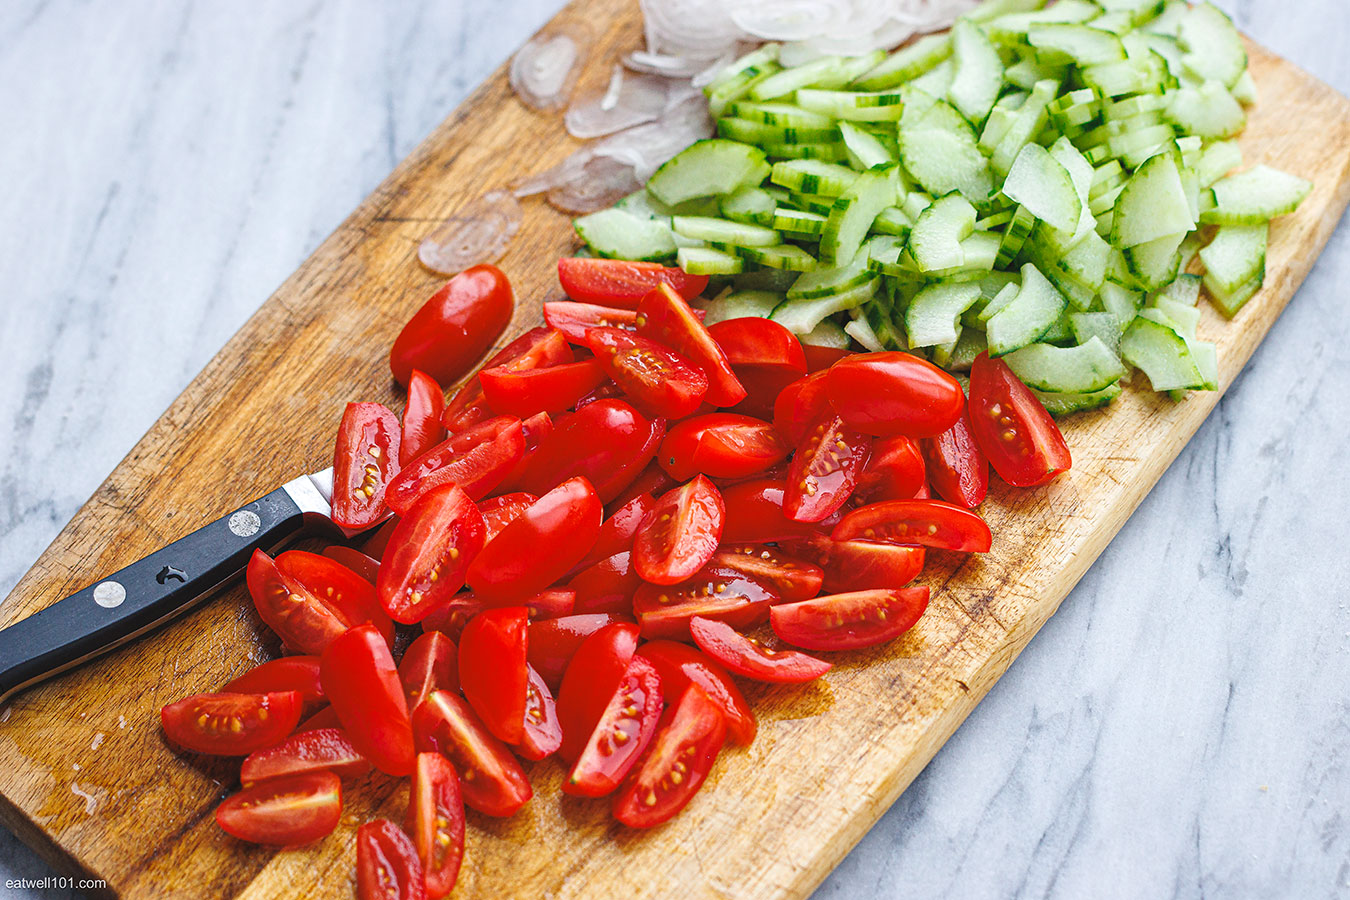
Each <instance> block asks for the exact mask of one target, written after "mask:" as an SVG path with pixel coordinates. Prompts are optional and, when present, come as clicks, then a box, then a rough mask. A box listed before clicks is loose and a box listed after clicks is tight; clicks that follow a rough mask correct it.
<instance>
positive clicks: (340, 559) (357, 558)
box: [323, 519, 393, 586]
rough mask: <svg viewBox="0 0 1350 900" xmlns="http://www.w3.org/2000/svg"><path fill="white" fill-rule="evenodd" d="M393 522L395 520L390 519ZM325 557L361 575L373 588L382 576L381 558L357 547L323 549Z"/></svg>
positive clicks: (335, 545) (341, 546)
mask: <svg viewBox="0 0 1350 900" xmlns="http://www.w3.org/2000/svg"><path fill="white" fill-rule="evenodd" d="M390 522H391V523H392V522H393V519H390ZM323 555H324V556H326V557H328V558H329V559H331V560H332V561H333V562H335V563H338V564H339V565H343V566H346V567H347V568H349V569H351V570H352V571H353V572H355V573H356V574H357V575H360V576H361V577H362V578H364V579H365V580H366V581H369V582H370V583H371V585H372V586H373V585H374V584H375V580H376V579H377V578H378V577H379V574H380V560H379V557H375V556H371V555H369V554H368V553H364V552H362V551H360V550H357V549H356V548H355V547H347V546H344V545H342V544H333V545H331V546H328V547H324V548H323Z"/></svg>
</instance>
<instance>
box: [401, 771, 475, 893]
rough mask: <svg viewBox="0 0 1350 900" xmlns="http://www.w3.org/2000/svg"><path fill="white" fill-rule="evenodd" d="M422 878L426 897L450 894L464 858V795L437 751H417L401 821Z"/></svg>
mask: <svg viewBox="0 0 1350 900" xmlns="http://www.w3.org/2000/svg"><path fill="white" fill-rule="evenodd" d="M405 826H406V828H407V831H408V834H409V835H410V836H411V837H412V841H413V845H414V846H415V847H416V848H417V858H418V859H419V860H420V861H421V863H422V872H423V874H424V876H425V878H426V889H427V896H428V897H430V898H431V900H438V898H440V897H444V896H445V895H446V894H448V893H450V891H451V889H452V888H454V886H455V880H456V879H457V878H459V867H460V864H461V863H462V862H463V861H464V798H463V797H462V796H461V795H460V792H459V775H458V773H456V772H455V767H454V766H453V765H451V763H450V760H448V759H446V758H445V757H444V756H441V755H440V754H439V753H419V754H417V766H416V768H414V769H413V778H412V790H411V791H410V792H409V793H408V820H407V822H406V823H405Z"/></svg>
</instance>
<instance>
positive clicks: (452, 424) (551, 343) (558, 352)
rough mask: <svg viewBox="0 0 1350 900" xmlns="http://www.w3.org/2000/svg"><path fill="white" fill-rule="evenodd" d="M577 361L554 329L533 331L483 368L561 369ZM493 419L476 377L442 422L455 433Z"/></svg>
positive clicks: (451, 403)
mask: <svg viewBox="0 0 1350 900" xmlns="http://www.w3.org/2000/svg"><path fill="white" fill-rule="evenodd" d="M574 359H575V357H574V356H573V354H572V348H571V347H570V346H569V345H568V343H567V339H566V338H564V337H563V336H562V335H561V334H560V333H558V332H556V331H554V330H553V329H552V328H532V329H530V330H529V331H527V332H525V333H524V334H522V335H521V336H520V337H518V338H516V339H515V340H514V341H512V342H511V343H509V344H507V345H506V346H505V347H503V348H502V349H501V350H499V351H497V352H496V353H494V354H493V355H492V356H491V357H489V358H488V361H487V362H486V363H484V364H483V368H484V369H493V368H497V367H503V368H508V369H510V370H511V371H513V372H518V371H523V370H525V369H536V368H541V367H546V366H557V365H562V364H564V363H570V362H572V361H573V360H574ZM492 415H493V413H492V410H491V409H490V408H489V407H488V404H487V400H486V398H484V397H483V382H482V381H480V380H479V378H478V375H477V374H476V373H475V374H474V375H473V376H472V377H471V378H469V380H468V381H466V382H464V385H463V386H462V387H461V388H460V389H459V390H458V391H456V392H455V395H454V396H453V397H451V398H450V401H449V402H448V403H447V404H446V405H445V413H444V415H442V416H441V422H442V424H444V425H445V427H446V428H448V429H450V430H451V431H452V432H453V431H463V430H464V429H465V428H468V427H469V426H471V425H476V424H478V423H479V422H482V421H484V420H485V419H490V418H492Z"/></svg>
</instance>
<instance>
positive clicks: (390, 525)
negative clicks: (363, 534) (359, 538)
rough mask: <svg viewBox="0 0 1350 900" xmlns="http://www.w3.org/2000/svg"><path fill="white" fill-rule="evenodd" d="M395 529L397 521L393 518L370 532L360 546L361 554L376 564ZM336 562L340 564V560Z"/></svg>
mask: <svg viewBox="0 0 1350 900" xmlns="http://www.w3.org/2000/svg"><path fill="white" fill-rule="evenodd" d="M397 527H398V519H397V518H393V519H390V520H389V521H388V522H385V523H384V524H383V525H381V526H380V527H379V528H376V529H375V530H374V531H373V532H371V534H370V537H368V538H366V540H365V541H364V542H363V543H362V544H361V552H362V553H364V554H365V555H366V556H369V557H370V558H371V559H373V560H375V561H376V563H377V564H378V562H379V560H380V557H382V556H384V549H385V548H386V547H388V546H389V538H390V537H392V536H393V534H394V529H395V528H397ZM338 562H342V560H338ZM343 565H346V563H343ZM349 568H350V567H349ZM353 571H355V570H353Z"/></svg>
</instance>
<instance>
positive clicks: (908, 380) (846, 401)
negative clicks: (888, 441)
mask: <svg viewBox="0 0 1350 900" xmlns="http://www.w3.org/2000/svg"><path fill="white" fill-rule="evenodd" d="M826 380H827V382H828V387H829V394H830V403H831V404H833V406H834V408H835V410H836V411H838V413H839V415H840V417H841V418H843V420H844V421H845V422H847V423H848V424H849V427H851V428H854V429H856V430H858V431H861V432H863V433H865V434H876V435H889V434H903V435H907V436H909V437H914V438H923V437H932V436H933V435H936V434H941V433H942V432H944V431H946V430H947V429H948V428H951V427H952V424H953V423H954V422H956V420H957V417H959V416H960V415H961V410H962V409H963V408H964V407H965V402H966V398H965V395H964V394H962V393H961V385H960V384H959V383H958V382H957V380H956V379H955V378H953V377H952V376H950V375H948V374H947V373H946V372H944V371H942V370H941V369H939V368H938V367H937V366H935V365H933V364H932V363H930V362H928V361H927V360H923V359H920V358H919V357H917V356H915V355H913V354H912V353H904V352H901V351H898V350H897V351H891V352H887V353H859V354H856V355H854V356H850V357H847V358H846V359H841V360H840V361H839V362H837V363H835V364H834V365H832V366H830V369H829V375H828V377H827V379H826Z"/></svg>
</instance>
